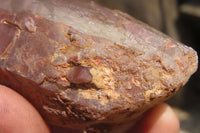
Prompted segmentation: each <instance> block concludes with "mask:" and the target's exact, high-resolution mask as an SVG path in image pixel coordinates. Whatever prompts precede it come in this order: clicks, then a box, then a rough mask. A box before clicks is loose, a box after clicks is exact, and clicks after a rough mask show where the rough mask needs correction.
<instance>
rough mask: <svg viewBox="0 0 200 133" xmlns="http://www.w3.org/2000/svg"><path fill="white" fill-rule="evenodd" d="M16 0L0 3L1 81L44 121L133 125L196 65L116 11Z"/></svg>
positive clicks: (92, 126) (69, 2) (96, 127)
mask: <svg viewBox="0 0 200 133" xmlns="http://www.w3.org/2000/svg"><path fill="white" fill-rule="evenodd" d="M14 1H15V0H7V1H5V0H0V2H1V5H0V83H1V84H3V85H6V86H9V87H11V88H12V89H14V90H16V91H17V92H19V93H20V94H21V95H23V96H24V97H25V98H27V99H28V100H29V101H30V102H31V103H32V104H33V105H34V106H35V107H36V108H37V109H38V111H39V112H40V113H41V115H42V116H43V118H44V119H45V120H46V121H47V122H48V123H50V124H54V125H58V126H62V127H70V128H76V129H80V130H87V131H88V132H111V131H112V132H122V130H119V129H117V128H116V127H115V126H117V127H119V128H120V129H122V128H121V126H123V125H126V123H130V122H131V123H132V121H135V122H136V121H137V119H138V118H139V117H140V116H141V115H142V114H143V113H144V112H145V111H146V110H148V109H149V108H151V107H153V106H154V105H156V104H158V103H160V102H162V101H164V100H166V99H167V98H169V97H171V96H172V95H173V94H174V93H175V92H176V91H177V90H178V89H179V88H180V87H182V86H183V85H184V84H185V83H186V82H187V81H188V79H189V78H190V76H191V75H192V74H193V73H194V72H195V71H196V69H197V62H198V61H197V54H196V52H195V51H194V50H193V49H192V48H189V47H187V46H185V45H183V44H181V43H179V42H177V41H175V40H173V39H171V38H169V37H167V36H166V35H163V34H162V33H160V32H158V31H156V30H154V29H152V28H151V27H149V26H148V25H145V24H143V23H142V22H140V21H138V20H136V19H134V18H132V17H131V16H129V15H127V14H125V13H122V12H120V11H116V10H110V9H107V8H104V7H101V6H99V5H97V4H95V3H94V2H86V1H84V0H82V1H79V0H33V1H30V0H26V2H25V4H22V3H21V4H22V6H16V1H15V4H13V3H14ZM17 1H18V0H17ZM19 2H20V1H19ZM21 2H24V1H21ZM113 127H115V128H113ZM113 129H116V131H114V130H113Z"/></svg>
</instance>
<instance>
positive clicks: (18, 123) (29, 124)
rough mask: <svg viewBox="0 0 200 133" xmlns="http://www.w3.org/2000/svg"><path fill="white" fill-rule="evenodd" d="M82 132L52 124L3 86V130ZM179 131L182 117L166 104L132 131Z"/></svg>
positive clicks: (4, 132)
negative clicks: (179, 118) (49, 124)
mask: <svg viewBox="0 0 200 133" xmlns="http://www.w3.org/2000/svg"><path fill="white" fill-rule="evenodd" d="M19 132H20V133H50V132H52V133H72V132H73V133H80V132H78V131H74V130H70V129H63V128H58V127H50V126H48V125H47V124H46V123H45V121H44V120H43V119H42V117H41V116H40V114H39V113H38V112H37V110H36V109H35V108H34V107H33V106H32V105H31V104H30V103H29V102H28V101H27V100H26V99H25V98H23V97H22V96H21V95H19V94H18V93H17V92H15V91H13V90H12V89H10V88H7V87H5V86H1V85H0V133H19ZM133 132H135V133H178V132H179V120H178V118H177V117H176V115H175V114H174V112H173V110H172V109H171V107H170V106H169V105H167V104H165V103H162V104H159V105H157V106H155V107H154V108H153V109H151V110H150V111H148V112H147V113H146V114H145V116H144V117H143V118H142V119H141V120H140V121H139V122H138V124H136V125H135V126H134V127H133V128H132V129H130V130H129V131H128V133H133Z"/></svg>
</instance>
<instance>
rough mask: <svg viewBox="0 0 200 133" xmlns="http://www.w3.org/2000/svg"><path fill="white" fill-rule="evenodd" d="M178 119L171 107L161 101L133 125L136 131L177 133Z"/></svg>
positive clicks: (138, 132)
mask: <svg viewBox="0 0 200 133" xmlns="http://www.w3.org/2000/svg"><path fill="white" fill-rule="evenodd" d="M179 127H180V125H179V120H178V118H177V116H176V115H175V113H174V112H173V110H172V108H171V107H170V106H169V105H167V104H165V103H163V104H160V105H157V106H156V107H154V108H153V109H151V110H150V111H149V112H148V113H147V114H146V115H145V117H144V118H143V119H142V120H141V122H139V123H138V124H137V125H136V127H135V132H136V133H179Z"/></svg>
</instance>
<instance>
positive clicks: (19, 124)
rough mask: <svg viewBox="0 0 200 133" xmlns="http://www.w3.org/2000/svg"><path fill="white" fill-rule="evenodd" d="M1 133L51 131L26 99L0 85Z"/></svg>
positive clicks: (40, 132) (45, 132) (46, 132)
mask: <svg viewBox="0 0 200 133" xmlns="http://www.w3.org/2000/svg"><path fill="white" fill-rule="evenodd" d="M0 133H49V129H48V127H47V125H46V124H45V122H44V121H43V119H42V118H41V116H40V114H39V113H38V112H37V111H36V109H35V108H34V107H33V106H32V105H31V104H30V103H29V102H28V101H27V100H26V99H24V98H23V97H22V96H20V95H19V94H18V93H16V92H15V91H13V90H11V89H9V88H7V87H4V86H1V85H0Z"/></svg>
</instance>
